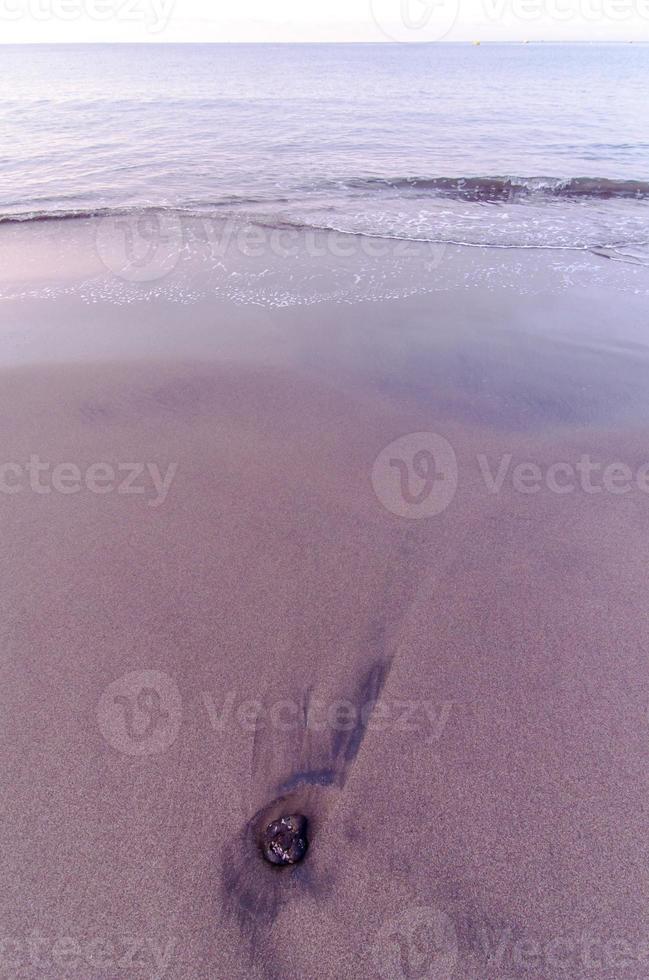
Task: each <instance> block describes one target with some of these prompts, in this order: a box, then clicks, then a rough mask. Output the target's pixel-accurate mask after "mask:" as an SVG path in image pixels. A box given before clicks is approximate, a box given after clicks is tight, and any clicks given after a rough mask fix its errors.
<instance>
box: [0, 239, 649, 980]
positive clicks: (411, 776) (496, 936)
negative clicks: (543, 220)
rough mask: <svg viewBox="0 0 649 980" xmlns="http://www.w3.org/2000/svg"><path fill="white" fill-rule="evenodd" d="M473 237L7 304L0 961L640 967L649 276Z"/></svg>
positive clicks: (202, 972)
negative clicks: (291, 838) (427, 276)
mask: <svg viewBox="0 0 649 980" xmlns="http://www.w3.org/2000/svg"><path fill="white" fill-rule="evenodd" d="M23 234H24V233H23ZM449 261H450V259H449ZM453 261H455V263H456V265H455V267H453V268H452V269H451V270H450V271H449V276H452V275H455V276H456V278H457V279H458V283H460V282H461V276H460V275H459V273H458V271H457V270H458V269H469V270H471V269H472V270H473V272H474V273H475V270H476V269H480V268H483V269H485V270H487V269H488V268H489V266H488V260H487V257H486V256H485V255H484V254H482V253H476V254H473V255H471V256H469V257H468V258H467V257H461V258H460V257H456V258H455V259H454V260H453ZM489 261H492V260H489ZM499 262H501V263H502V268H501V269H500V272H501V274H502V275H501V278H500V280H499V281H494V282H491V284H490V285H489V286H486V285H484V284H483V285H482V286H480V285H479V284H477V283H476V279H475V275H474V278H473V279H471V280H467V281H464V282H462V283H461V284H458V285H456V286H454V287H453V288H448V289H444V290H440V291H438V292H432V293H430V294H429V295H415V296H410V297H407V296H405V297H401V298H392V299H391V298H387V297H386V298H383V299H380V300H377V301H375V302H372V303H369V302H367V303H358V304H354V303H351V302H347V303H345V304H341V303H337V302H333V301H327V302H322V303H319V304H317V305H312V306H309V307H300V306H287V307H286V308H283V309H279V308H272V307H269V306H264V305H259V304H257V305H251V304H245V303H234V302H231V301H229V300H227V299H224V298H220V299H218V300H213V299H212V300H209V299H207V298H203V299H199V300H197V301H196V302H195V303H193V304H192V305H183V304H179V303H174V302H172V301H171V300H170V299H169V297H168V296H167V295H160V296H157V297H156V296H155V295H151V296H149V297H148V298H147V301H146V302H135V303H132V304H130V305H129V304H118V303H115V302H110V301H108V300H104V301H98V302H96V303H94V304H92V305H90V304H89V303H88V298H87V296H85V297H84V296H82V295H78V294H76V293H75V292H74V291H72V292H63V293H61V294H57V295H51V296H47V295H44V293H43V291H42V289H41V291H40V292H39V291H38V290H37V291H36V292H35V293H34V294H33V295H27V294H26V293H25V292H24V290H23V292H21V291H20V290H18V289H17V288H16V290H15V294H13V295H8V298H6V299H5V300H4V301H3V302H2V310H3V322H4V323H5V327H4V328H3V329H4V331H5V333H4V341H3V357H2V365H3V366H2V368H1V372H0V434H1V445H2V459H1V460H0V463H3V464H10V466H11V469H10V470H9V469H6V468H5V470H4V471H3V473H4V478H5V481H6V483H5V485H6V486H7V487H9V488H10V489H11V490H13V491H14V492H3V493H0V520H1V522H2V546H1V547H2V551H3V555H4V561H3V585H2V591H1V593H0V604H1V610H2V611H1V615H0V624H1V626H0V629H1V633H2V637H1V644H0V650H1V651H2V653H1V656H2V677H1V683H0V699H1V705H2V708H1V713H2V748H1V750H0V751H1V760H0V769H1V770H2V773H3V775H2V790H1V798H2V801H3V820H2V825H1V830H0V834H1V840H0V854H1V858H0V860H1V863H2V868H1V872H0V873H1V875H2V881H3V888H2V889H1V890H0V895H1V897H0V923H1V931H0V939H1V940H2V944H1V946H0V951H1V956H0V969H1V970H2V971H3V972H2V973H1V974H0V975H3V976H7V977H14V976H18V977H25V978H32V977H34V978H36V977H46V978H56V977H61V978H70V977H83V978H95V977H97V978H104V977H106V978H109V977H111V978H112V977H122V976H124V977H127V976H128V977H135V978H138V977H142V978H153V977H156V978H162V977H167V978H188V980H189V978H208V977H209V978H213V977H228V978H237V977H241V978H243V977H258V978H287V977H295V978H301V977H309V978H310V977H323V978H340V977H344V976H353V977H367V978H374V977H385V978H407V980H412V978H415V977H434V978H458V980H459V978H476V980H477V978H494V980H496V978H498V980H500V978H518V977H525V978H528V977H529V978H534V977H538V978H548V980H549V978H553V980H554V978H556V977H558V976H569V977H571V978H572V977H576V978H582V977H583V978H586V977H592V976H597V977H604V978H619V977H629V978H641V977H646V976H647V973H648V972H649V919H648V916H647V908H648V907H649V874H648V872H647V868H648V867H649V809H648V807H647V803H646V790H647V775H646V773H647V750H648V748H649V721H648V705H649V669H648V668H647V650H648V649H649V619H648V616H647V611H646V610H647V594H646V593H647V585H646V583H647V574H646V564H647V554H648V546H649V521H648V520H647V516H648V513H649V492H647V490H648V489H649V481H647V486H644V485H643V484H642V473H641V470H642V467H643V465H644V464H645V463H647V462H648V461H649V443H648V442H647V439H646V425H645V422H646V418H647V411H648V408H649V389H647V386H646V371H647V349H646V343H645V341H644V339H643V329H644V328H646V295H645V294H644V293H645V292H646V288H647V282H646V278H647V277H648V274H647V273H646V271H644V272H643V273H638V274H637V275H636V278H635V279H634V283H635V288H634V289H631V288H629V285H628V282H627V281H626V280H625V279H624V275H626V273H624V275H623V271H621V270H619V269H617V268H614V267H613V265H612V263H606V262H605V261H604V260H601V263H600V264H599V265H597V260H593V262H594V263H595V266H594V269H595V273H594V274H593V275H592V276H591V277H590V279H589V280H588V282H587V283H581V284H579V283H578V284H574V283H573V284H568V285H566V283H565V269H564V270H563V271H562V270H561V269H560V268H559V266H557V265H556V264H553V263H551V262H550V261H549V260H548V259H543V258H539V257H526V256H523V257H520V256H516V258H515V262H516V268H513V267H512V262H513V260H512V259H510V258H507V259H504V258H503V259H499ZM507 263H510V266H509V268H510V272H511V273H512V274H511V275H509V276H507V275H505V273H506V271H507ZM520 263H528V266H527V272H528V275H527V277H526V279H525V282H526V283H527V284H528V285H529V284H530V283H532V282H533V283H534V284H535V286H534V288H533V289H532V288H529V289H524V288H523V286H522V282H521V280H520V278H519V277H520V272H519V269H520ZM643 274H644V276H645V279H643V278H642V275H643ZM484 281H486V278H485V277H483V282H484ZM640 286H642V289H643V291H644V292H642V293H640V292H638V291H639V289H640ZM23 287H24V282H23V283H22V284H21V287H20V288H21V290H22V289H23ZM40 287H42V282H41V283H39V288H40ZM431 432H432V433H435V434H437V435H438V436H442V437H443V438H444V439H445V440H447V442H448V444H449V445H450V447H452V451H453V453H454V457H455V462H456V466H457V471H456V472H454V471H453V465H452V461H451V463H449V464H448V467H447V468H446V470H444V472H443V473H442V474H441V476H442V477H443V478H442V480H441V482H440V483H439V484H435V488H434V490H433V491H432V494H433V498H434V499H435V500H436V501H437V503H438V504H439V508H438V512H437V513H429V514H428V515H423V516H422V512H421V508H422V507H423V508H424V509H425V507H426V506H427V501H428V502H430V500H431V499H433V498H431V497H430V495H427V494H426V493H425V492H424V490H423V489H422V487H423V486H424V484H425V481H426V476H425V474H424V476H421V475H417V473H416V472H415V471H413V469H412V466H413V465H414V464H413V460H414V457H415V455H416V454H417V453H418V452H423V453H424V456H422V457H420V463H421V465H425V464H426V463H427V460H429V456H427V455H426V451H427V447H428V448H429V446H430V444H429V443H428V442H427V441H426V439H427V438H428V437H427V436H423V437H422V436H421V435H416V434H421V433H431ZM404 436H407V437H408V439H407V441H406V442H405V443H403V442H402V443H399V444H398V445H397V446H396V447H394V448H393V449H392V450H389V451H388V452H387V454H386V453H384V450H385V449H386V447H388V446H389V445H390V444H391V443H392V442H393V441H394V440H397V439H400V438H401V437H404ZM422 440H423V441H422ZM381 454H383V455H381ZM586 454H588V455H589V456H590V458H591V460H593V461H596V462H598V463H599V464H601V465H600V468H599V470H597V471H596V473H594V474H593V475H592V482H591V483H590V484H587V488H586V489H584V486H583V485H582V484H581V483H579V481H578V480H577V483H576V485H575V487H574V489H573V490H572V491H568V492H560V491H561V488H562V487H564V486H565V481H566V480H567V479H568V480H569V478H570V475H569V471H567V470H566V469H565V468H564V469H561V468H559V469H555V470H554V471H552V473H551V474H549V468H550V467H552V466H553V464H557V463H561V464H568V465H569V466H573V468H574V466H575V464H576V462H577V461H579V460H580V459H583V457H584V456H585V455H586ZM34 456H36V457H38V460H39V461H40V462H41V463H42V464H43V465H45V464H47V465H48V466H49V469H45V470H41V472H40V475H39V476H38V484H37V486H38V488H39V489H33V488H32V486H31V484H30V476H29V473H28V471H27V469H26V466H27V462H28V461H29V459H30V458H31V457H34ZM507 457H511V460H510V464H511V465H508V466H506V467H505V469H506V471H507V472H506V475H505V476H504V477H503V482H502V486H501V488H500V490H498V491H497V492H493V486H492V487H491V489H490V485H489V476H490V477H491V479H492V480H493V479H494V478H495V476H497V471H498V468H499V466H500V465H501V463H502V460H503V459H505V460H506V459H507ZM377 458H378V459H379V462H378V463H377V462H376V461H377ZM399 459H401V462H402V464H403V465H402V466H401V467H400V466H399V464H398V461H399ZM386 460H387V462H386ZM422 460H423V462H422ZM481 460H482V462H480V461H481ZM447 462H448V460H447ZM64 463H67V464H72V466H73V467H76V470H75V469H70V468H67V469H66V468H63V469H61V464H64ZM100 463H103V464H106V465H107V466H108V467H112V471H111V470H110V469H108V470H107V469H106V468H105V467H104V468H103V469H97V464H100ZM525 463H527V464H529V463H532V464H533V466H535V467H538V472H539V474H540V483H539V486H538V488H537V489H536V490H532V491H531V492H526V489H527V490H528V491H529V487H530V485H531V484H533V483H534V482H535V473H536V470H533V471H532V473H531V476H530V473H529V471H526V472H527V475H526V473H525V472H522V471H521V472H519V474H518V477H517V480H516V481H515V480H514V479H513V477H512V471H513V469H514V468H515V467H516V466H517V465H519V464H525ZM613 463H619V464H622V465H623V466H626V467H628V469H629V473H626V471H623V472H622V474H621V476H620V474H619V472H617V471H616V472H617V476H616V475H615V473H614V472H613V471H610V472H609V476H608V477H607V481H608V482H607V485H606V486H604V485H603V483H602V480H603V471H604V468H605V467H606V466H608V465H610V464H613ZM502 465H503V466H505V464H502ZM57 466H58V467H59V470H58V475H57V476H54V468H55V467H57ZM403 466H405V467H406V469H405V471H404V469H403ZM93 467H95V468H94V469H93ZM485 468H486V469H485ZM442 469H444V467H443V466H442ZM77 471H78V472H77ZM111 472H112V474H113V478H112V480H111ZM420 472H421V473H424V470H421V471H420ZM485 472H487V473H488V475H487V476H485ZM629 474H630V475H629ZM404 475H405V478H406V479H405V483H404V482H403V481H400V477H401V476H404ZM436 475H438V476H439V475H440V474H439V473H437V474H436ZM165 477H167V478H168V482H167V483H165ZM126 479H131V483H130V485H126V484H125V483H124V481H125V480H126ZM625 480H626V483H627V484H629V487H630V489H629V490H628V491H626V492H619V490H620V486H621V485H622V484H624V483H625ZM444 481H446V482H444ZM526 481H527V482H526ZM597 483H599V484H600V485H601V486H600V489H599V490H594V491H593V490H592V489H591V488H592V486H594V485H596V484H597ZM73 487H76V489H74V490H72V488H73ZM138 487H140V488H142V492H133V491H134V490H136V489H137V488H138ZM521 487H522V488H523V489H521ZM557 487H559V490H557ZM16 488H17V489H16ZM43 488H45V489H43ZM48 488H49V489H48ZM61 488H63V489H61ZM100 491H101V492H100ZM127 491H129V492H127ZM453 491H454V492H453ZM445 494H447V495H448V500H447V498H446V497H445V496H444V495H445ZM443 504H446V506H443ZM278 797H286V803H285V804H284V803H282V804H281V807H284V806H286V807H287V808H288V809H296V810H300V811H301V812H305V813H306V814H307V816H308V817H309V820H310V832H311V847H310V851H309V854H308V857H307V860H306V861H305V862H304V863H303V864H302V865H300V866H296V867H295V868H294V869H289V870H285V871H277V870H276V869H273V868H271V867H270V866H266V865H264V864H263V863H262V862H261V860H260V858H259V855H258V852H257V850H256V847H255V844H254V831H255V827H256V824H255V821H256V820H259V819H264V818H265V817H266V816H268V814H269V813H270V812H271V810H270V809H269V808H271V809H272V807H273V805H274V802H275V801H276V800H277V798H278ZM281 807H280V808H281Z"/></svg>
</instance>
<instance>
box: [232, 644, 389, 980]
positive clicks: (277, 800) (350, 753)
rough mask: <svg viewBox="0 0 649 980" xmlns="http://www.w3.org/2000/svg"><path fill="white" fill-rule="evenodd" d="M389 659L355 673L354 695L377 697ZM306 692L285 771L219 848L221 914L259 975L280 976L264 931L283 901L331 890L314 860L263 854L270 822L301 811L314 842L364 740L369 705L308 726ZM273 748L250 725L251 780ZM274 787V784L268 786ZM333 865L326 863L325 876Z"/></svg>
mask: <svg viewBox="0 0 649 980" xmlns="http://www.w3.org/2000/svg"><path fill="white" fill-rule="evenodd" d="M391 666H392V660H391V659H379V660H375V661H374V662H373V663H372V664H371V666H370V667H369V669H367V670H365V672H364V673H363V674H361V676H360V677H359V680H358V683H357V685H356V690H355V692H354V693H355V696H356V701H357V703H358V702H360V703H364V704H367V703H368V702H369V703H370V704H371V705H376V703H377V702H378V700H379V697H380V695H381V691H382V690H383V687H384V685H385V682H386V679H387V677H388V674H389V672H390V668H391ZM312 696H313V691H312V690H311V691H309V692H307V694H306V696H305V698H304V703H303V706H302V707H303V710H302V712H301V719H302V724H301V726H300V729H299V731H297V732H295V738H294V740H293V742H292V744H291V745H289V746H287V747H286V749H285V750H284V751H285V752H286V755H287V758H285V759H283V760H281V762H282V763H284V764H286V766H287V768H289V770H290V772H291V775H290V776H288V777H287V778H286V779H284V780H282V781H281V782H280V783H279V784H276V785H275V787H274V793H275V795H274V798H273V799H271V800H270V801H269V802H268V803H267V804H266V805H265V806H263V807H261V809H259V810H258V811H257V812H256V813H255V814H254V815H253V817H252V818H251V819H250V820H249V821H248V822H247V823H246V824H245V825H244V827H243V828H242V829H241V831H240V832H239V833H238V834H237V835H236V836H235V837H234V838H232V839H230V840H229V841H228V842H227V843H226V845H225V846H224V847H223V849H222V877H221V898H222V904H223V908H224V910H225V915H226V918H228V919H229V920H231V921H234V922H235V923H236V924H237V926H238V929H239V931H240V933H241V937H242V939H243V940H244V942H245V943H246V945H247V947H248V950H249V955H250V961H251V964H253V963H254V964H256V965H261V966H262V968H263V971H264V973H265V975H267V976H281V975H282V970H281V968H280V964H279V963H276V962H275V960H276V958H277V952H276V948H275V947H274V946H273V944H271V943H270V942H268V941H267V939H268V933H269V931H270V929H271V927H272V925H273V923H274V922H275V920H276V919H277V917H278V915H279V913H280V911H281V910H282V908H283V907H284V906H285V904H287V903H289V902H291V901H296V900H299V898H300V897H301V896H302V895H304V894H310V895H313V896H318V897H320V898H323V897H324V896H325V894H326V893H327V892H328V891H329V890H330V889H329V888H328V882H327V881H325V880H324V876H323V872H322V870H321V869H320V868H319V867H318V865H317V862H311V861H309V859H308V856H307V859H306V860H304V861H300V862H296V863H292V864H284V865H273V864H270V863H268V862H266V861H264V860H263V859H262V853H263V848H264V842H265V837H264V835H265V834H266V832H267V829H268V828H269V826H271V825H273V824H275V823H277V822H279V821H281V819H282V818H283V817H284V818H285V817H286V815H287V814H289V815H293V814H299V815H303V818H304V820H305V822H306V824H307V825H308V828H309V844H310V847H311V848H313V849H314V850H316V849H317V842H318V834H319V832H320V831H321V830H322V829H323V827H324V826H325V825H326V823H327V812H328V810H329V808H330V806H331V804H332V803H333V802H334V799H335V794H337V793H340V792H341V790H342V789H343V787H344V785H345V783H346V781H347V778H348V776H349V772H350V769H351V766H352V765H353V763H354V760H355V759H356V757H357V755H358V752H359V750H360V748H361V745H362V743H363V739H364V737H365V732H366V730H367V727H368V722H369V719H370V717H371V714H372V712H371V711H369V712H367V713H364V714H363V715H361V714H359V715H358V717H357V718H356V719H355V721H354V725H353V727H351V728H350V729H349V730H348V731H333V732H332V731H329V732H327V731H324V732H314V731H313V729H311V728H309V727H308V724H307V721H308V715H309V703H310V701H311V698H312ZM276 754H277V749H276V748H275V747H274V746H273V743H272V739H270V738H269V737H268V733H267V732H266V731H265V730H260V729H257V730H256V731H255V736H254V743H253V757H252V758H253V761H252V780H253V782H256V783H257V784H260V783H264V782H265V781H266V780H267V774H268V773H269V772H273V771H275V769H276V767H277V761H278V760H277V759H276V758H275V755H276ZM269 788H270V789H271V791H272V787H269ZM334 872H335V869H331V870H330V871H329V870H327V872H326V874H327V876H329V875H330V874H333V873H334Z"/></svg>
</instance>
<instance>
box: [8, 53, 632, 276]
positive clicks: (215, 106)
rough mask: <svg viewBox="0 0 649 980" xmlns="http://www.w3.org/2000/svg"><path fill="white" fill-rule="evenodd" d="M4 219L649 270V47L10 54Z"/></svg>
mask: <svg viewBox="0 0 649 980" xmlns="http://www.w3.org/2000/svg"><path fill="white" fill-rule="evenodd" d="M0 69H1V70H0V78H1V79H2V82H1V83H0V86H1V87H0V133H1V134H2V140H1V142H0V222H3V223H7V222H29V221H43V220H47V219H51V218H57V217H75V216H84V215H105V214H112V213H115V214H122V213H130V212H142V211H148V210H151V209H152V210H164V211H171V212H178V213H181V214H190V215H199V216H202V215H207V216H214V217H219V216H220V217H228V218H232V219H235V220H236V219H237V217H239V216H240V217H241V218H242V219H243V220H245V221H247V222H250V221H253V222H259V223H262V224H266V225H271V226H275V225H278V226H282V227H284V226H296V227H299V228H304V227H306V228H311V227H313V228H320V229H333V230H336V231H339V232H343V233H351V234H360V235H364V236H376V237H382V238H395V239H405V240H410V239H412V240H417V241H419V240H421V241H430V242H442V243H456V244H464V245H469V246H471V245H473V246H485V245H486V246H492V247H498V248H520V247H527V248H542V249H582V250H592V251H598V250H605V251H606V252H607V254H609V255H615V256H617V257H618V258H620V259H622V260H628V261H630V262H641V263H642V264H645V263H647V262H649V99H648V98H647V90H648V83H649V45H646V44H543V43H530V44H522V43H521V44H518V43H517V44H481V45H472V44H452V43H437V44H388V43H386V44H319V45H293V44H271V45H255V44H250V45H239V44H237V45H234V44H228V45H226V44H223V45H221V44H217V45H211V44H210V45H208V44H205V45H202V44H179V45H176V44H148V45H139V44H127V45H104V44H99V45H43V46H41V45H38V46H27V47H25V46H22V47H19V46H6V45H4V46H0Z"/></svg>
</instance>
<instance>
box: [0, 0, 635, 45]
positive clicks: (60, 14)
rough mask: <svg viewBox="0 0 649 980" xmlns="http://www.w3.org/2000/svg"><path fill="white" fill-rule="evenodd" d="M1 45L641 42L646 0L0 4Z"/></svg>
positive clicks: (43, 0) (8, 0)
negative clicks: (70, 43)
mask: <svg viewBox="0 0 649 980" xmlns="http://www.w3.org/2000/svg"><path fill="white" fill-rule="evenodd" d="M0 38H1V40H2V42H4V43H40V42H101V41H133V42H137V41H140V42H159V43H164V42H184V41H215V42H242V41H249V42H264V41H272V42H279V41H285V42H291V41H293V42H295V41H308V42H319V41H364V42H387V41H406V42H431V41H475V40H481V41H523V40H530V41H535V40H547V41H561V40H563V41H570V40H582V41H636V42H638V41H646V42H649V0H0Z"/></svg>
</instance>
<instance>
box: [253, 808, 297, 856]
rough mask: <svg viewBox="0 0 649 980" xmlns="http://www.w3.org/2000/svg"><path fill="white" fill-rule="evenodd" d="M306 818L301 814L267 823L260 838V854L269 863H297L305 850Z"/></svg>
mask: <svg viewBox="0 0 649 980" xmlns="http://www.w3.org/2000/svg"><path fill="white" fill-rule="evenodd" d="M306 828H307V820H306V817H303V816H302V815H301V814H299V813H297V814H295V813H294V814H291V815H290V816H286V817H280V818H279V820H273V822H272V823H269V824H268V826H267V827H266V829H265V830H264V833H263V835H262V840H261V850H262V854H263V855H264V857H265V858H266V860H267V861H270V863H271V864H297V863H298V861H301V860H302V858H303V857H304V855H305V854H306V852H307V848H308V846H309V842H308V840H307V836H306Z"/></svg>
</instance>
